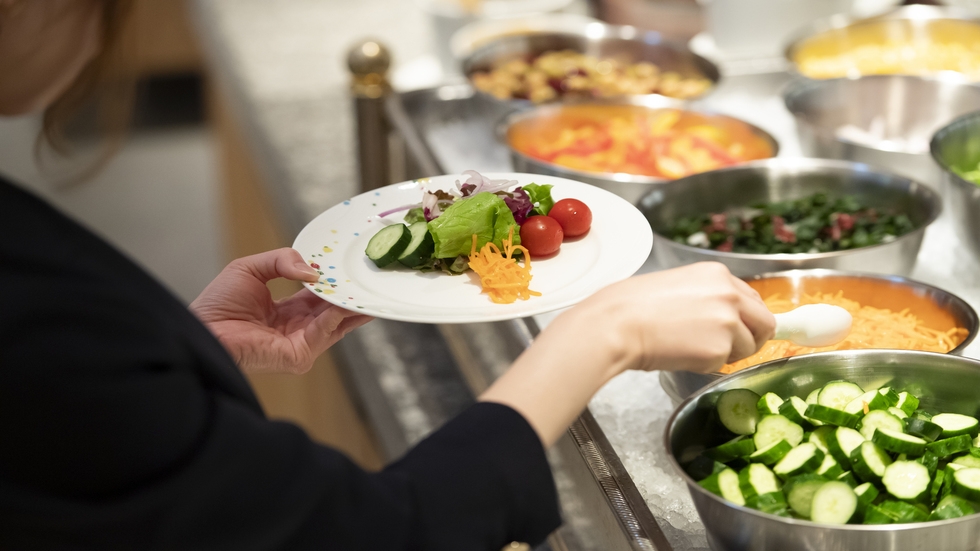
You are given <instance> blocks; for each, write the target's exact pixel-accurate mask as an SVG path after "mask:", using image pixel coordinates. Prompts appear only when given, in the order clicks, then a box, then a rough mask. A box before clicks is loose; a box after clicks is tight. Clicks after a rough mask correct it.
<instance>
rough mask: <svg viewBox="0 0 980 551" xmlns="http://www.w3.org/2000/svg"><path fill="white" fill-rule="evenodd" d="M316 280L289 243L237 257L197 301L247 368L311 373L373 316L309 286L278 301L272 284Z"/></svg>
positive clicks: (195, 307) (201, 314) (195, 308)
mask: <svg viewBox="0 0 980 551" xmlns="http://www.w3.org/2000/svg"><path fill="white" fill-rule="evenodd" d="M280 277H284V278H286V279H290V280H293V281H310V282H313V281H316V280H317V278H318V277H319V274H318V273H317V272H316V270H314V269H313V268H311V267H310V266H309V265H308V264H307V263H306V262H304V261H303V258H302V257H301V256H300V254H299V253H298V252H296V251H295V250H293V249H289V248H284V249H277V250H274V251H268V252H265V253H262V254H257V255H253V256H246V257H244V258H239V259H238V260H235V261H233V262H232V263H231V264H229V265H228V266H227V267H225V269H224V270H222V271H221V273H220V274H218V277H216V278H215V279H214V281H212V282H211V283H210V284H209V285H208V286H207V288H205V289H204V292H202V293H201V295H200V296H199V297H197V299H195V300H194V302H192V303H191V305H190V309H191V311H192V312H193V313H194V314H195V315H196V316H197V317H198V318H199V319H200V320H201V321H202V322H204V324H205V325H206V326H207V327H208V329H210V330H211V332H212V333H214V335H215V336H216V337H218V340H220V341H221V344H223V345H224V346H225V348H226V349H227V350H228V352H229V353H230V354H231V356H232V357H233V358H234V359H235V361H236V362H238V366H239V367H240V368H241V369H242V370H243V371H246V372H259V371H274V372H286V373H305V372H307V371H309V370H310V368H311V367H312V366H313V360H315V359H316V358H317V357H318V356H319V355H320V354H322V353H323V352H324V351H326V349H328V348H330V347H331V346H332V345H333V344H334V343H335V342H337V341H339V340H340V339H341V338H342V337H343V336H344V335H346V334H347V333H348V332H350V331H351V330H353V329H355V328H357V327H360V326H361V325H364V324H365V323H367V322H368V321H371V319H372V318H370V317H368V316H365V315H362V314H357V313H355V312H351V311H350V310H345V309H343V308H340V307H339V306H334V305H333V304H330V303H329V302H327V301H325V300H323V299H321V298H319V297H317V296H315V295H314V294H313V293H311V292H310V291H309V290H307V289H301V290H300V291H299V292H297V293H296V294H295V295H293V296H291V297H289V298H287V299H284V300H280V301H278V302H276V301H273V300H272V295H271V294H270V293H269V288H268V287H266V283H267V282H268V281H270V280H273V279H276V278H280Z"/></svg>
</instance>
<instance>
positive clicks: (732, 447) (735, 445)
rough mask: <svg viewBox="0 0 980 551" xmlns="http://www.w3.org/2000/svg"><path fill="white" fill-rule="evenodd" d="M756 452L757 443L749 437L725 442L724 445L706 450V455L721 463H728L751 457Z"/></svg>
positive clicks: (740, 437)
mask: <svg viewBox="0 0 980 551" xmlns="http://www.w3.org/2000/svg"><path fill="white" fill-rule="evenodd" d="M754 451H755V442H753V441H752V439H751V438H749V437H747V436H739V437H737V438H735V439H734V440H730V441H728V442H725V443H724V444H722V445H720V446H718V447H716V448H711V449H709V450H705V452H704V455H706V456H708V457H710V458H711V459H714V460H715V461H719V462H721V463H728V462H729V461H731V460H732V459H735V458H736V457H745V456H746V455H751V454H752V452H754Z"/></svg>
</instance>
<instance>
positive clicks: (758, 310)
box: [732, 276, 776, 357]
mask: <svg viewBox="0 0 980 551" xmlns="http://www.w3.org/2000/svg"><path fill="white" fill-rule="evenodd" d="M732 284H733V285H735V288H736V289H737V290H738V291H739V294H740V295H741V296H740V297H739V312H740V314H741V316H742V322H743V323H744V324H745V326H746V327H747V328H748V330H749V331H751V332H752V336H753V339H754V340H755V345H756V346H755V350H753V351H752V352H751V353H749V354H746V356H750V355H751V354H753V353H755V351H756V350H758V349H759V348H761V347H762V345H763V344H765V343H766V341H768V340H769V339H771V338H772V337H773V335H774V334H775V332H776V318H775V316H773V315H772V312H770V311H769V308H768V307H767V306H766V303H765V302H764V301H763V300H762V296H761V295H759V292H758V291H756V290H755V289H753V288H752V287H751V286H750V285H749V284H748V283H746V282H744V281H742V280H741V279H739V278H737V277H735V276H732ZM743 357H744V356H743Z"/></svg>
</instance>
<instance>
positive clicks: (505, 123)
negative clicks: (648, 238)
mask: <svg viewBox="0 0 980 551" xmlns="http://www.w3.org/2000/svg"><path fill="white" fill-rule="evenodd" d="M665 100H666V101H665ZM578 105H634V106H638V107H645V108H647V109H650V110H657V109H677V110H680V111H689V112H691V113H697V114H700V115H708V116H716V117H723V118H726V119H729V120H733V121H736V122H739V123H741V124H744V125H746V126H747V127H748V128H749V130H751V131H752V132H753V133H755V134H757V135H758V136H760V137H761V138H762V139H764V140H766V141H767V142H769V145H770V146H771V147H772V157H768V158H766V159H759V160H760V161H764V160H771V159H774V158H775V157H776V155H778V154H779V142H778V141H777V140H776V138H775V137H774V136H773V135H772V134H770V133H769V132H767V131H766V130H764V129H762V128H760V127H758V126H756V125H754V124H752V123H750V122H748V121H745V120H743V119H740V118H738V117H733V116H732V115H729V114H727V113H720V112H718V111H715V110H713V109H706V108H702V107H700V106H696V105H690V104H686V103H684V102H682V101H680V100H676V99H674V98H667V97H666V96H653V97H651V96H632V97H623V98H601V99H598V100H583V101H572V102H561V103H548V104H542V105H537V106H534V107H531V108H528V109H522V110H517V111H513V112H511V113H508V114H506V115H504V116H503V117H502V118H501V120H500V121H499V122H498V123H497V124H496V135H497V140H498V141H500V142H501V143H503V144H504V145H505V146H506V147H507V149H508V150H509V151H510V153H511V154H512V155H516V156H518V157H520V158H521V159H523V160H525V161H527V162H530V163H534V164H539V165H542V166H545V167H547V168H548V169H549V170H554V171H556V172H561V173H564V174H568V175H569V176H568V177H569V178H572V177H577V178H596V179H603V180H607V181H610V182H616V183H623V184H672V183H674V182H678V181H680V180H682V179H683V178H678V179H675V180H668V179H666V178H656V177H653V176H644V175H642V174H630V173H628V172H586V171H584V170H578V169H574V168H568V167H564V166H561V165H557V164H555V163H550V162H548V161H543V160H541V159H536V158H534V157H531V156H529V155H526V154H524V153H522V152H520V151H518V150H517V149H515V148H514V147H513V146H512V145H511V144H510V140H508V139H507V131H508V130H510V127H511V126H513V125H514V124H515V123H517V122H519V121H522V120H525V119H528V118H532V117H535V116H543V115H542V114H543V113H544V112H546V111H557V110H560V109H563V108H565V107H571V106H578ZM750 162H757V161H750ZM744 164H747V163H742V164H739V165H735V166H743V165H744ZM726 168H734V167H726ZM719 170H724V169H719ZM709 172H713V171H709ZM698 174H705V173H704V172H700V173H698ZM696 175H697V174H692V175H690V176H696ZM690 176H684V178H689V177H690ZM654 233H656V232H654Z"/></svg>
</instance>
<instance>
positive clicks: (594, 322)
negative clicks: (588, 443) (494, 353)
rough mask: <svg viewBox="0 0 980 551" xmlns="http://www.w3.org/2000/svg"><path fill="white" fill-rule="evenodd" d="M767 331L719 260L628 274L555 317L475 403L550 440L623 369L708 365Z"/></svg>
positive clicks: (754, 344) (743, 351)
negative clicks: (505, 411)
mask: <svg viewBox="0 0 980 551" xmlns="http://www.w3.org/2000/svg"><path fill="white" fill-rule="evenodd" d="M775 328H776V319H775V317H773V315H772V314H771V313H770V312H769V310H768V309H767V308H766V305H765V303H763V302H762V299H761V298H760V297H759V293H757V292H756V291H755V290H753V289H752V288H751V287H749V286H748V285H747V284H746V283H745V282H744V281H742V280H740V279H738V278H736V277H734V276H732V274H731V273H729V271H728V269H727V268H725V266H723V265H721V264H717V263H700V264H693V265H690V266H685V267H683V268H676V269H673V270H667V271H663V272H655V273H651V274H646V275H642V276H637V277H633V278H630V279H627V280H626V281H622V282H620V283H616V284H614V285H610V286H609V287H606V288H605V289H603V290H601V291H599V292H598V293H596V294H595V295H593V296H591V297H589V298H588V299H586V300H585V301H583V302H582V303H581V304H579V305H578V306H575V307H574V308H572V309H570V310H568V311H567V312H564V313H563V314H562V315H560V316H558V317H557V318H556V319H555V320H554V321H552V322H551V324H550V325H548V327H547V328H546V329H545V330H544V331H543V332H542V333H541V335H539V336H538V338H537V339H535V341H534V344H533V345H532V346H531V347H530V348H528V349H527V350H525V351H524V353H523V354H521V356H520V357H519V358H518V359H517V361H516V362H514V365H513V366H512V367H511V369H510V370H508V371H507V373H505V374H504V375H503V376H502V377H501V378H500V379H498V380H497V381H496V382H495V383H494V384H493V386H491V387H490V388H489V389H488V390H487V391H486V392H485V393H484V394H483V395H482V396H480V400H483V401H489V402H498V403H502V404H506V405H508V406H510V407H512V408H514V409H516V410H517V411H519V412H520V413H521V414H522V415H523V416H524V418H525V419H527V421H528V423H530V424H531V426H532V427H534V429H535V430H536V431H537V433H538V436H540V437H541V441H542V442H543V443H544V444H545V446H549V445H551V444H552V443H554V442H555V440H557V439H558V437H559V436H560V435H561V434H562V433H563V432H564V430H565V429H566V428H567V427H568V425H569V424H570V423H571V422H572V421H573V420H574V419H575V417H577V416H578V415H579V414H580V413H581V412H582V409H583V408H584V407H585V406H586V404H588V402H589V400H590V399H591V398H592V395H593V394H595V393H596V391H598V390H599V388H601V387H602V385H604V384H606V382H608V381H609V380H610V379H612V378H613V377H615V376H616V375H618V374H620V373H622V372H623V371H624V370H626V369H645V370H654V369H659V370H671V371H674V370H687V371H698V372H709V371H717V370H718V369H720V368H721V367H722V366H723V365H724V364H725V363H726V362H730V361H735V360H738V359H741V358H743V357H745V356H748V355H750V354H752V353H754V352H755V351H756V350H758V349H759V347H760V346H762V344H763V343H764V342H765V341H767V340H769V339H770V338H771V337H772V336H773V333H774V332H775Z"/></svg>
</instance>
